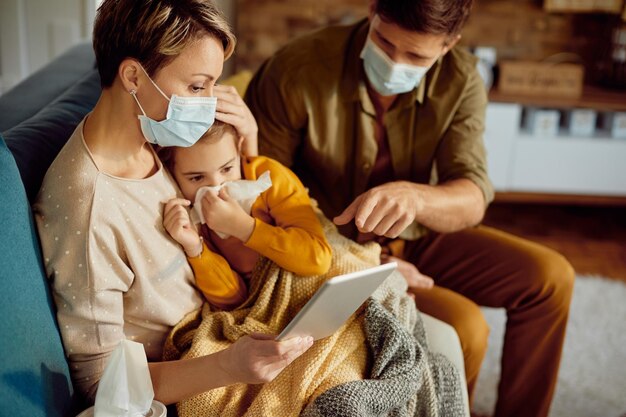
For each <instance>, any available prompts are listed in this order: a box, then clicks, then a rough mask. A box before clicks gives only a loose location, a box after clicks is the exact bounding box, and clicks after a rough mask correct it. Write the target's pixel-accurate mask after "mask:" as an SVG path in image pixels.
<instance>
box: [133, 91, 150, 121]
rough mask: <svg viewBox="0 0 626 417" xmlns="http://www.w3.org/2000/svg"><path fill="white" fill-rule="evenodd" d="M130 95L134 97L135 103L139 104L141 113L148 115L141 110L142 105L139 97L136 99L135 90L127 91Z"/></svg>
mask: <svg viewBox="0 0 626 417" xmlns="http://www.w3.org/2000/svg"><path fill="white" fill-rule="evenodd" d="M129 93H130V95H131V96H133V98H134V99H135V102H136V103H137V105H138V106H139V109H140V110H141V112H142V113H143V115H144V116H146V117H148V115H147V114H146V112H145V111H144V110H143V107H141V103H140V102H139V99H137V91H135V90H130V91H129Z"/></svg>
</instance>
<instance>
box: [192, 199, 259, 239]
mask: <svg viewBox="0 0 626 417" xmlns="http://www.w3.org/2000/svg"><path fill="white" fill-rule="evenodd" d="M202 214H203V215H204V221H205V222H206V225H207V226H208V227H209V229H211V230H213V231H214V232H218V233H223V234H227V235H231V236H235V237H236V238H237V239H239V240H241V241H242V242H247V241H248V239H250V235H252V232H253V231H254V225H255V222H254V219H253V218H252V217H251V216H250V215H249V214H248V213H246V212H245V211H244V210H243V209H242V208H241V206H240V205H239V203H237V201H235V200H233V199H232V198H231V197H230V196H229V195H228V192H227V191H226V189H225V188H222V189H221V190H220V191H219V194H216V193H214V192H211V191H209V192H208V193H206V194H205V195H204V197H202Z"/></svg>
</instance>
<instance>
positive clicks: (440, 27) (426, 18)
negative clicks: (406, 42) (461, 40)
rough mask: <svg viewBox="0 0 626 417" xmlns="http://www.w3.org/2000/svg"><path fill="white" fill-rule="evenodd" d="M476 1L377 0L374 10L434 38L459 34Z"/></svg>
mask: <svg viewBox="0 0 626 417" xmlns="http://www.w3.org/2000/svg"><path fill="white" fill-rule="evenodd" d="M473 3H474V2H473V0H377V2H376V7H375V11H376V13H377V14H378V15H379V16H381V17H382V18H383V19H384V20H388V21H390V22H393V23H395V24H397V25H398V26H400V27H402V28H404V29H407V30H411V31H415V32H419V33H428V34H431V35H450V36H454V35H458V34H459V33H460V32H461V29H462V28H463V25H464V24H465V22H466V21H467V19H468V17H469V14H470V11H471V9H472V5H473Z"/></svg>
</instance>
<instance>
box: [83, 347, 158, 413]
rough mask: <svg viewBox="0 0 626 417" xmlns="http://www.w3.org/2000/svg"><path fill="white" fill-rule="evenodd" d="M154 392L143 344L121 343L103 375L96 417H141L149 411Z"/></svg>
mask: <svg viewBox="0 0 626 417" xmlns="http://www.w3.org/2000/svg"><path fill="white" fill-rule="evenodd" d="M153 398H154V390H153V389H152V380H151V378H150V371H149V370H148V360H147V359H146V352H145V350H144V348H143V345H142V344H141V343H137V342H132V341H130V340H122V341H121V342H120V344H119V345H118V346H117V347H116V348H115V350H114V351H113V353H112V354H111V356H110V357H109V362H108V363H107V366H106V368H105V370H104V374H102V378H101V379H100V384H99V385H98V391H97V392H96V404H95V406H94V415H95V417H114V416H115V417H131V416H133V417H138V416H145V415H146V414H148V412H149V411H150V407H151V406H152V399H153Z"/></svg>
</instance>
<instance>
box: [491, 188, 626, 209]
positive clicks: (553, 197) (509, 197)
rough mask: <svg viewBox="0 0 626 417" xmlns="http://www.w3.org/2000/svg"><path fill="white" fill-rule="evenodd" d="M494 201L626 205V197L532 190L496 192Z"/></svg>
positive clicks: (606, 205) (572, 204) (570, 204)
mask: <svg viewBox="0 0 626 417" xmlns="http://www.w3.org/2000/svg"><path fill="white" fill-rule="evenodd" d="M494 203H529V204H546V205H567V206H604V207H626V197H619V196H594V195H575V194H547V193H530V192H528V193H524V192H496V196H495V199H494Z"/></svg>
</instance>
